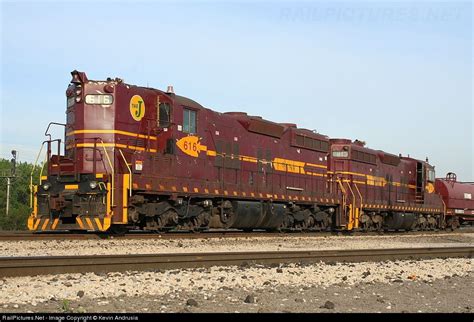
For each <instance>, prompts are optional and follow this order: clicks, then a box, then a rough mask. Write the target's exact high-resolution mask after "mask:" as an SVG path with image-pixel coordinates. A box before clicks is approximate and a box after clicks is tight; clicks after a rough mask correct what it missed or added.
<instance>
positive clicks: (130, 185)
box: [119, 149, 132, 197]
mask: <svg viewBox="0 0 474 322" xmlns="http://www.w3.org/2000/svg"><path fill="white" fill-rule="evenodd" d="M119 152H120V155H122V158H123V161H125V165H126V166H127V169H128V172H130V179H129V182H130V183H129V185H128V186H129V187H130V189H129V193H130V197H131V196H132V169H130V167H129V166H128V163H127V159H125V156H124V155H123V153H122V150H121V149H119Z"/></svg>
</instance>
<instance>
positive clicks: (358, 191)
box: [354, 183, 363, 208]
mask: <svg viewBox="0 0 474 322" xmlns="http://www.w3.org/2000/svg"><path fill="white" fill-rule="evenodd" d="M354 187H355V188H356V190H357V193H358V194H359V198H360V207H361V208H362V204H363V202H362V194H361V193H360V190H359V187H357V185H356V184H355V183H354Z"/></svg>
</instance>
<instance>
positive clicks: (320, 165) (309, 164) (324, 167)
mask: <svg viewBox="0 0 474 322" xmlns="http://www.w3.org/2000/svg"><path fill="white" fill-rule="evenodd" d="M306 165H307V166H310V167H316V168H322V169H327V166H325V165H322V164H314V163H306Z"/></svg>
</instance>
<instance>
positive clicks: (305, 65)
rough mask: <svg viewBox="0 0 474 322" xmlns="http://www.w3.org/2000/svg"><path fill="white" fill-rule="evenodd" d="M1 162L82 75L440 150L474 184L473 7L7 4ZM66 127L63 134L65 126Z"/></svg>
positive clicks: (407, 149) (386, 145) (40, 127)
mask: <svg viewBox="0 0 474 322" xmlns="http://www.w3.org/2000/svg"><path fill="white" fill-rule="evenodd" d="M0 5H1V114H0V121H1V131H0V157H4V158H10V150H11V149H12V148H15V149H17V150H18V151H19V157H20V160H21V161H29V162H32V161H34V158H35V155H36V153H37V152H38V149H39V147H40V144H41V142H42V141H43V139H44V137H43V133H44V130H45V128H46V126H47V124H48V123H49V122H50V121H57V122H65V110H66V99H65V90H66V87H67V86H68V82H69V80H70V78H71V77H70V72H71V71H72V70H74V69H78V70H80V71H84V72H86V73H87V75H88V77H89V78H90V79H105V78H107V77H109V76H110V77H120V78H123V79H124V80H125V81H126V82H127V83H131V84H136V85H143V86H147V85H148V86H150V87H155V88H159V89H165V88H166V86H167V85H173V86H174V89H175V92H176V93H177V94H180V95H184V96H187V97H190V98H192V99H194V100H196V101H198V102H200V103H201V104H202V105H204V106H206V107H209V108H211V109H214V110H217V111H220V112H224V111H245V112H248V113H249V114H252V115H260V116H263V117H264V118H266V119H269V120H272V121H276V122H292V123H297V124H298V126H299V127H304V128H308V129H311V130H313V129H315V130H317V131H318V132H319V133H322V134H326V135H328V136H330V137H343V138H350V139H359V140H363V141H366V142H367V145H368V146H369V147H370V148H374V149H381V150H385V151H387V152H391V153H394V154H398V153H402V154H403V155H408V154H409V155H410V156H412V157H416V158H419V159H423V160H424V159H425V157H428V158H429V161H430V163H431V164H434V165H435V166H436V170H437V176H438V177H440V176H444V175H445V174H446V172H448V171H453V172H456V173H457V174H458V179H461V180H464V181H474V156H473V151H474V132H473V97H472V91H473V87H472V85H473V83H472V82H473V66H472V13H473V7H472V3H471V2H464V3H460V2H458V3H453V2H441V3H440V2H437V3H435V2H426V1H418V2H408V1H402V2H380V1H379V2H360V1H352V2H338V3H330V2H322V1H313V2H309V1H308V2H300V3H293V2H283V1H277V2H270V1H260V2H249V1H240V2H239V1H236V2H217V1H208V2H190V1H181V2H158V1H153V2H152V1H142V2H139V3H137V2H135V1H118V2H112V1H103V2H100V3H99V4H98V2H95V1H94V2H93V1H86V2H59V1H43V2H40V1H34V2H27V1H2V2H1V4H0ZM57 133H58V135H61V132H60V131H58V132H57Z"/></svg>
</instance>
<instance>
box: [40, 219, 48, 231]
mask: <svg viewBox="0 0 474 322" xmlns="http://www.w3.org/2000/svg"><path fill="white" fill-rule="evenodd" d="M48 223H49V218H46V220H45V221H44V224H43V226H41V230H45V229H46V227H47V226H48Z"/></svg>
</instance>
